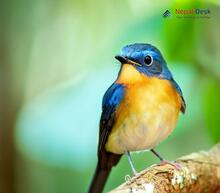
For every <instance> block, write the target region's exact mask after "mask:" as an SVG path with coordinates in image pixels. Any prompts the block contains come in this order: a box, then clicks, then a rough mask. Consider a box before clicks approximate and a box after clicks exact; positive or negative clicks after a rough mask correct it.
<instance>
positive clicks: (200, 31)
mask: <svg viewBox="0 0 220 193" xmlns="http://www.w3.org/2000/svg"><path fill="white" fill-rule="evenodd" d="M177 8H179V9H192V8H201V9H202V8H203V9H206V8H208V9H210V10H211V14H210V18H197V19H192V18H191V19H186V18H185V19H184V18H176V15H175V9H177ZM167 9H168V10H170V11H171V16H170V17H168V18H163V16H162V15H163V13H164V12H165V11H166V10H167ZM219 20H220V3H219V1H215V0H209V1H192V2H190V1H157V0H155V1H147V0H128V1H117V0H111V1H101V0H98V1H89V0H68V1H67V0H63V1H51V0H33V1H27V0H20V1H13V0H8V1H4V2H3V3H1V6H0V22H1V23H0V32H1V33H0V78H1V86H0V87H1V88H0V105H1V106H0V113H1V114H0V193H36V192H37V193H70V192H76V193H81V192H82V193H83V192H86V190H87V188H88V185H89V183H90V180H91V178H92V175H93V172H94V169H95V164H96V161H97V156H96V148H97V142H98V124H99V117H100V113H101V100H102V96H103V94H104V92H105V90H106V89H107V88H108V86H109V85H110V84H111V83H112V81H114V80H115V78H116V75H117V72H118V70H119V68H120V65H119V63H118V62H116V60H115V59H114V56H115V55H116V54H118V53H119V52H120V49H121V48H122V47H123V46H124V45H126V44H130V43H135V42H145V43H151V44H154V45H156V46H157V47H158V48H159V49H160V50H161V52H162V53H163V55H164V57H165V59H166V61H167V63H168V65H169V67H170V69H171V71H172V72H173V75H174V77H175V79H176V80H177V82H178V83H179V85H180V86H181V87H182V90H183V93H184V96H185V99H186V103H187V110H186V114H185V115H181V116H180V118H179V122H178V125H177V128H176V130H175V131H174V133H173V134H172V135H171V136H170V137H169V138H168V139H167V140H165V141H164V142H162V143H161V144H160V145H159V146H158V147H157V150H158V151H159V152H160V153H161V154H162V155H163V156H164V157H165V158H166V159H169V160H174V159H175V158H177V157H178V156H181V155H184V154H188V153H190V152H192V151H198V150H201V149H208V148H210V147H211V146H212V145H213V144H215V143H217V142H218V141H220V121H219V120H220V102H219V100H220V64H219V61H220V52H219V51H220V38H219V34H220V22H219ZM132 156H133V159H134V163H135V166H136V167H137V169H138V171H140V170H142V169H144V168H146V167H148V166H150V165H151V164H154V163H158V160H157V159H156V158H155V157H154V156H153V155H152V154H151V153H149V152H144V153H138V154H137V153H134V154H133V155H132ZM127 174H129V175H131V170H130V167H129V164H128V161H127V158H126V157H125V156H124V157H123V158H122V160H121V161H120V163H119V165H118V166H117V167H116V168H114V169H113V171H112V173H111V176H110V178H109V180H108V182H107V185H106V188H105V191H108V190H110V189H112V188H114V187H116V186H117V185H119V184H121V183H122V182H124V177H125V175H127Z"/></svg>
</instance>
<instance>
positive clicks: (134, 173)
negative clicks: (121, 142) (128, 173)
mask: <svg viewBox="0 0 220 193" xmlns="http://www.w3.org/2000/svg"><path fill="white" fill-rule="evenodd" d="M125 153H126V154H127V156H128V161H129V164H130V166H131V169H132V172H133V175H134V176H136V175H137V171H136V170H135V168H134V164H133V161H132V159H131V154H130V152H129V151H125Z"/></svg>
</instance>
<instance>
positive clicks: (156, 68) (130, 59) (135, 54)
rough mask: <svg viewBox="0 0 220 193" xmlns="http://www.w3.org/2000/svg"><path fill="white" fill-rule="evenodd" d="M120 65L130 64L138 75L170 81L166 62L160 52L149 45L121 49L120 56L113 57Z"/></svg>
mask: <svg viewBox="0 0 220 193" xmlns="http://www.w3.org/2000/svg"><path fill="white" fill-rule="evenodd" d="M115 58H116V59H117V60H119V61H120V62H121V64H125V63H126V64H131V65H133V66H134V67H135V68H136V69H137V70H138V71H139V72H140V73H144V74H145V75H147V76H150V77H152V76H154V77H155V76H156V77H158V78H162V79H168V80H170V79H172V74H171V72H170V71H169V69H168V67H167V65H166V62H165V60H164V58H163V56H162V55H161V53H160V51H159V50H158V49H157V48H156V47H155V46H153V45H151V44H143V43H136V44H131V45H127V46H125V47H123V48H122V51H121V54H120V55H117V56H115Z"/></svg>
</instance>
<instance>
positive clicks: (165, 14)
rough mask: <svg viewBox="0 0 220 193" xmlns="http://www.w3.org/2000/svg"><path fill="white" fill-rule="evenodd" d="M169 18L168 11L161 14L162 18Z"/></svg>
mask: <svg viewBox="0 0 220 193" xmlns="http://www.w3.org/2000/svg"><path fill="white" fill-rule="evenodd" d="M170 16H171V13H170V11H169V10H166V11H165V12H164V13H163V17H164V18H167V17H170Z"/></svg>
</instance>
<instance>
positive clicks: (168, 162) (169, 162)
mask: <svg viewBox="0 0 220 193" xmlns="http://www.w3.org/2000/svg"><path fill="white" fill-rule="evenodd" d="M151 152H152V153H153V154H154V155H156V156H157V157H158V158H159V159H160V161H161V163H160V165H165V164H169V165H171V166H174V167H175V168H176V169H177V170H180V168H181V166H180V165H179V164H178V163H175V162H172V161H168V160H165V159H164V158H163V157H162V156H161V155H160V154H158V153H157V152H156V151H155V150H154V149H151Z"/></svg>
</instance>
